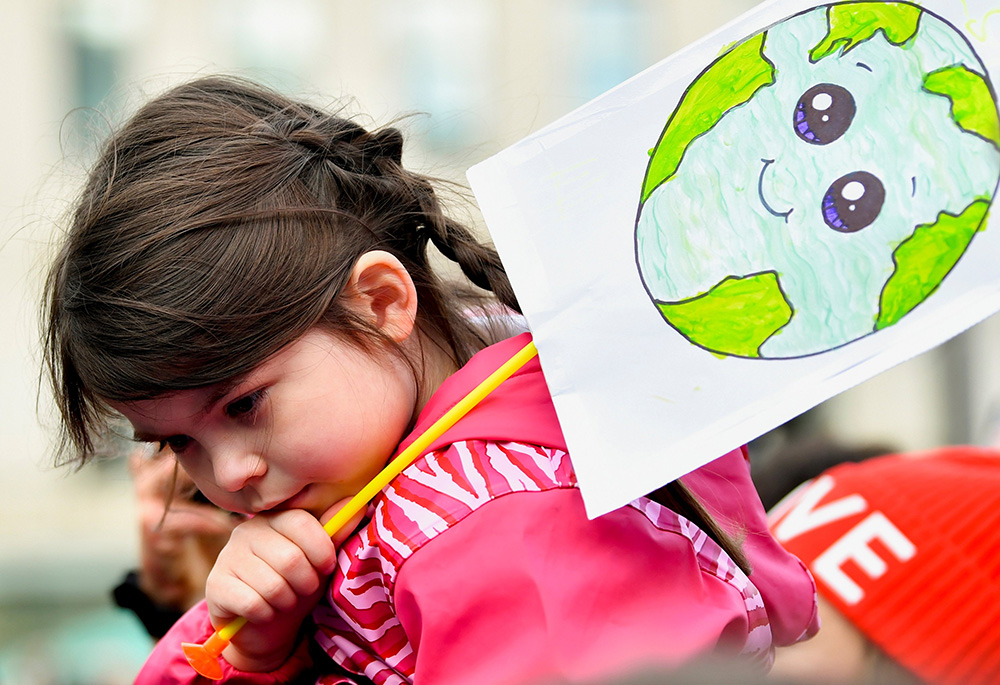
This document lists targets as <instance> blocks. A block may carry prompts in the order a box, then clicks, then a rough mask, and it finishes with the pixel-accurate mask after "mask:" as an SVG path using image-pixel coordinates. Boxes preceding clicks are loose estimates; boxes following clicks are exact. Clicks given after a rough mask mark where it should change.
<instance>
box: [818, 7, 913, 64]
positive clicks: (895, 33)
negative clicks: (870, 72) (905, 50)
mask: <svg viewBox="0 0 1000 685" xmlns="http://www.w3.org/2000/svg"><path fill="white" fill-rule="evenodd" d="M920 13H921V9H920V8H919V7H916V6H914V5H910V4H908V3H905V2H845V3H842V4H839V5H832V6H831V7H830V8H829V9H828V10H827V25H828V26H829V30H828V32H827V34H826V37H824V38H823V40H821V41H820V42H819V43H818V44H817V45H816V47H814V48H813V49H812V50H811V51H810V52H809V61H810V62H817V61H819V60H821V59H823V58H824V57H826V56H827V55H829V54H831V53H833V52H835V51H837V50H838V49H839V48H843V52H847V51H848V50H850V49H852V48H854V47H856V46H857V45H859V44H860V43H863V42H865V41H866V40H868V39H869V38H871V37H872V36H874V35H875V33H876V32H877V31H882V32H883V33H884V34H885V37H886V38H887V39H888V41H889V42H890V43H892V44H893V45H902V44H903V43H905V42H906V41H908V40H909V39H910V38H912V37H913V36H914V35H915V34H916V33H917V22H918V21H919V20H920Z"/></svg>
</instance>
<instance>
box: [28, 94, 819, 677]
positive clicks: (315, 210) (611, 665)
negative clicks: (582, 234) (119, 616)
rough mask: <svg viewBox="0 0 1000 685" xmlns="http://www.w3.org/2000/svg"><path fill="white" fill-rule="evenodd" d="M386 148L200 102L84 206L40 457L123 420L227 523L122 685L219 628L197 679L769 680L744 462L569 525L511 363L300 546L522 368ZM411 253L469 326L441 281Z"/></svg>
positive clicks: (770, 563) (55, 343) (147, 116)
mask: <svg viewBox="0 0 1000 685" xmlns="http://www.w3.org/2000/svg"><path fill="white" fill-rule="evenodd" d="M402 147H403V140H402V137H401V135H400V133H399V132H398V131H397V130H395V129H392V128H387V129H383V130H379V131H367V130H365V129H364V128H361V127H360V126H358V125H357V124H355V123H352V122H351V121H347V120H345V119H342V118H338V117H336V116H331V115H329V114H327V113H325V112H322V111H320V110H318V109H316V108H314V107H311V106H309V105H306V104H302V103H298V102H293V101H291V100H288V99H286V98H284V97H282V96H280V95H278V94H276V93H273V92H270V91H268V90H265V89H263V88H260V87H257V86H255V85H253V84H249V83H245V82H243V81H238V80H232V79H224V78H205V79H201V80H198V81H195V82H193V83H189V84H187V85H182V86H180V87H178V88H175V89H174V90H172V91H170V92H168V93H166V94H164V95H162V96H160V97H158V98H156V99H154V100H153V101H151V102H150V103H149V104H147V105H146V106H145V107H144V108H142V109H141V110H140V111H139V112H138V113H137V114H136V115H135V116H134V117H133V118H132V120H131V121H130V122H128V123H127V124H126V125H125V126H124V128H122V130H121V131H119V132H118V133H117V134H116V135H115V136H114V137H113V138H112V139H111V140H110V142H109V143H108V144H107V147H106V148H105V151H104V153H103V155H102V157H101V158H100V160H99V161H98V162H97V164H96V167H95V168H94V170H93V172H92V174H91V176H90V178H89V182H88V184H87V186H86V189H85V191H84V193H83V196H82V198H81V199H80V201H79V203H78V206H77V210H76V213H75V216H74V217H73V223H72V227H71V230H70V231H69V234H68V236H67V238H66V242H65V245H64V246H63V248H62V251H61V253H60V254H59V256H58V258H57V260H56V262H55V264H54V265H53V268H52V270H51V273H50V276H49V280H48V284H47V300H46V305H47V331H46V359H47V363H48V368H49V371H50V373H51V377H52V382H53V384H54V388H55V392H56V396H57V399H58V404H59V407H60V409H61V412H62V417H63V420H64V426H65V436H66V439H67V444H66V446H67V448H69V449H72V450H73V451H74V453H75V454H77V455H79V457H80V458H81V459H86V458H87V455H88V453H89V451H90V450H91V448H92V445H93V436H94V435H96V434H97V433H98V432H99V431H100V430H101V428H102V426H103V424H104V423H105V421H106V420H107V419H108V418H109V417H112V416H118V415H123V416H124V417H125V418H127V419H128V421H129V422H131V424H132V426H133V428H134V431H135V438H136V440H141V441H152V442H159V443H161V444H163V445H167V446H169V447H170V448H171V450H173V452H175V453H176V455H177V459H178V460H179V461H180V463H181V465H182V466H183V468H184V469H185V471H186V472H187V473H188V474H190V476H191V478H192V479H193V480H194V482H195V484H196V485H197V486H198V488H199V489H200V490H201V491H202V492H203V493H204V494H205V495H206V496H207V497H208V498H209V499H210V500H212V501H213V502H214V503H216V504H218V505H219V506H220V507H223V508H225V509H228V510H230V511H234V512H240V513H243V514H247V515H252V516H251V518H249V519H248V520H247V521H246V522H245V523H242V524H241V525H239V526H238V527H237V528H236V530H235V531H234V533H233V535H232V537H231V539H230V542H229V543H228V545H227V546H226V547H225V549H224V550H223V551H222V553H221V554H220V555H219V558H218V561H217V563H216V565H215V567H214V569H213V570H212V572H211V575H210V576H209V578H208V582H207V587H206V597H207V599H206V601H205V602H204V603H202V604H200V605H198V606H196V607H194V608H193V609H192V610H191V611H189V612H188V613H187V614H186V615H185V616H184V617H183V618H182V619H181V620H180V621H179V622H178V623H177V624H176V625H175V626H174V628H173V629H172V630H171V631H170V633H168V634H167V635H166V636H165V638H164V639H163V640H161V641H160V643H159V644H158V645H157V647H156V650H155V651H154V653H153V654H152V656H151V657H150V660H149V662H148V663H147V665H146V667H145V668H144V670H143V672H142V673H141V674H140V676H139V682H143V683H145V682H150V683H152V682H157V683H159V682H193V681H194V680H195V675H194V672H193V671H192V670H191V668H190V667H189V666H188V664H187V663H186V661H185V659H184V657H183V656H182V655H181V653H180V647H179V645H180V643H181V642H182V641H187V642H202V641H204V639H205V638H207V637H208V636H209V635H210V634H211V633H212V630H213V626H215V627H219V626H222V625H223V624H225V623H227V622H228V621H230V620H232V619H233V618H234V617H236V616H244V617H246V618H247V619H248V621H249V623H248V624H247V625H246V626H245V627H244V628H243V629H242V630H241V631H239V632H238V633H237V634H236V636H235V637H234V638H233V641H232V643H231V644H230V645H229V647H227V649H226V651H225V652H224V654H223V656H224V657H225V661H226V662H227V664H226V665H225V677H227V678H229V679H235V680H239V681H240V682H244V681H246V682H262V683H263V682H287V681H290V680H293V679H297V680H302V679H314V678H318V679H319V680H317V682H324V683H332V682H369V681H371V682H374V683H403V682H412V681H414V680H416V681H417V682H427V683H517V682H526V681H532V682H538V681H542V680H545V679H560V678H561V679H570V680H590V679H595V678H600V677H605V676H609V675H611V674H615V673H620V672H625V671H629V670H632V669H636V668H644V667H664V666H666V667H669V666H671V665H676V664H679V663H681V662H683V661H685V660H688V659H691V658H693V657H696V656H699V655H703V654H706V653H709V652H712V651H713V650H722V651H724V652H729V653H740V652H742V653H746V654H748V655H750V656H751V657H752V658H753V659H754V660H756V661H768V660H769V659H770V654H771V651H772V645H774V644H787V643H790V642H794V641H795V640H798V639H800V638H802V637H803V636H804V635H808V634H811V633H812V632H813V631H814V630H815V628H816V623H815V621H816V619H815V594H814V587H813V584H812V581H811V579H810V577H809V575H808V573H807V572H806V571H805V570H804V568H803V567H802V565H801V564H800V563H799V562H798V560H797V559H795V558H794V557H792V556H789V555H788V554H787V553H785V552H783V551H782V550H781V548H780V547H779V546H778V545H777V544H776V543H775V541H774V539H773V538H772V537H771V536H770V534H769V533H768V532H767V527H766V521H765V517H764V512H763V510H762V508H761V506H760V503H759V500H758V499H757V496H756V494H755V492H754V489H753V486H752V484H751V481H750V478H749V474H748V469H747V462H746V459H745V454H744V452H743V451H740V450H737V451H734V452H732V453H730V454H728V455H725V456H723V457H721V458H720V459H718V460H717V461H715V462H713V463H712V464H710V465H708V466H707V467H704V468H702V469H699V470H698V471H697V472H695V473H693V474H691V475H690V476H688V477H686V478H685V479H684V483H681V482H677V483H673V484H671V485H669V486H666V487H665V488H662V489H660V490H659V491H657V492H656V493H653V495H651V496H650V497H649V498H641V499H639V500H636V501H634V502H632V503H631V504H629V505H628V506H625V507H622V508H621V509H619V510H617V511H614V512H612V513H610V514H607V515H605V516H601V517H599V518H597V519H595V520H593V521H591V520H588V519H587V517H586V515H585V512H584V509H583V504H582V500H581V497H580V493H579V491H578V489H577V484H576V479H575V477H574V473H573V467H572V464H571V461H570V458H569V456H568V455H567V453H566V445H565V443H564V440H563V437H562V433H561V432H560V430H559V425H558V423H557V421H556V416H555V413H554V410H553V407H552V404H551V401H550V399H549V394H548V390H547V388H546V386H545V381H544V378H543V376H542V372H541V367H540V366H539V363H538V361H537V359H536V360H534V361H532V362H530V363H529V364H528V365H527V366H525V367H524V368H522V369H521V370H520V371H519V372H518V373H516V374H515V375H514V376H513V377H512V378H510V379H509V380H507V381H506V382H504V383H503V384H502V385H501V386H500V387H499V388H498V389H497V390H496V391H494V392H493V393H492V394H491V395H490V396H488V397H487V399H486V400H484V401H483V402H482V403H481V404H480V405H478V406H477V407H476V408H475V409H473V411H472V412H471V413H470V414H469V415H467V416H466V417H465V418H464V419H462V420H461V421H459V423H458V424H456V425H455V426H454V428H452V429H451V430H450V431H448V432H447V433H446V434H445V435H444V436H443V437H442V438H440V439H439V440H437V442H436V443H434V444H433V445H432V446H431V447H430V449H429V450H428V452H427V453H426V454H425V455H424V456H423V457H422V458H420V459H418V460H417V461H416V462H414V463H413V464H411V465H410V466H409V467H408V468H406V469H405V470H404V471H403V472H402V474H401V475H400V476H398V477H397V478H396V479H395V480H394V481H393V482H392V483H391V484H390V485H389V486H388V487H386V488H385V489H384V490H383V491H382V492H381V493H380V494H379V495H378V497H377V498H376V499H375V501H374V502H373V503H372V504H371V506H369V508H368V510H367V513H366V515H365V516H364V519H363V520H362V521H357V522H355V524H354V525H352V526H348V528H349V529H351V530H344V531H342V533H341V534H339V535H337V536H335V539H334V540H331V539H330V538H329V537H328V536H327V534H326V533H325V532H324V530H323V528H322V526H321V522H323V521H326V520H328V519H329V517H330V516H332V515H333V513H334V512H335V511H336V510H337V509H339V508H340V506H342V504H343V503H344V502H345V501H346V500H347V499H348V498H350V497H351V496H352V495H354V494H355V493H357V492H358V491H359V490H360V489H361V488H362V487H363V486H364V485H365V484H366V483H367V482H368V481H369V480H370V479H371V478H372V477H373V476H374V475H375V474H376V473H378V472H379V471H380V470H381V469H382V468H383V467H384V466H385V465H386V463H387V462H388V461H390V460H391V459H392V457H393V455H394V454H395V453H397V452H398V451H399V450H400V449H402V448H403V447H405V446H406V445H407V444H408V443H409V442H410V441H412V440H413V439H414V438H415V436H417V435H419V434H420V433H421V432H422V431H423V430H424V429H425V428H426V427H427V426H428V425H430V424H431V423H432V422H433V421H434V420H435V419H436V418H437V417H439V416H440V415H441V414H442V413H444V412H445V411H446V410H447V409H448V408H450V407H451V406H452V405H454V404H455V402H457V401H458V399H459V398H461V397H462V396H463V395H464V394H465V393H466V392H467V391H468V390H469V389H471V388H472V387H474V386H475V385H476V384H477V383H478V382H479V381H480V380H482V379H483V378H485V377H486V376H487V375H488V374H489V373H491V372H492V371H493V370H495V369H496V368H497V367H498V366H500V365H501V364H502V363H503V362H504V361H506V360H507V359H508V358H509V357H510V356H511V355H512V354H513V353H514V352H515V351H517V350H518V349H520V348H521V347H522V346H523V345H524V344H525V343H526V342H528V341H529V340H530V335H529V334H527V333H524V334H521V335H519V336H515V337H513V338H508V339H501V338H502V337H503V336H501V335H498V334H497V331H499V330H500V328H501V327H500V326H490V325H486V324H484V323H483V320H482V316H480V315H479V312H488V311H490V310H491V309H494V310H495V309H496V308H497V305H496V302H499V304H500V305H503V306H504V307H506V308H508V309H511V310H517V301H516V299H515V297H514V294H513V292H512V290H511V288H510V284H509V283H508V281H507V278H506V276H505V274H504V271H503V268H502V266H501V263H500V260H499V258H498V257H497V254H496V253H495V252H494V251H493V250H492V249H489V248H487V247H485V246H483V245H481V244H479V243H478V242H477V241H476V240H475V239H474V238H473V237H472V235H471V234H470V233H469V231H467V230H466V229H465V228H464V227H462V226H461V225H460V224H458V223H456V222H455V221H453V220H451V219H449V218H448V217H446V216H445V214H444V213H443V211H442V209H441V207H440V206H439V204H438V200H437V198H436V196H435V193H434V191H433V189H432V186H431V184H430V183H429V182H428V180H427V179H426V178H424V177H421V176H419V175H416V174H414V173H412V172H409V171H407V170H405V169H404V168H403V167H402V166H401V164H400V157H401V152H402ZM429 243H430V244H433V245H434V246H435V247H436V248H437V249H438V251H440V252H441V253H442V254H443V255H444V256H445V257H446V258H448V259H450V260H452V261H454V262H456V263H457V264H458V265H459V266H460V267H461V268H462V271H463V272H464V274H465V275H466V276H467V277H468V279H469V280H470V281H471V282H472V283H473V284H475V285H476V286H478V287H479V288H480V289H483V290H485V291H490V292H491V293H493V295H495V298H496V299H495V300H492V302H493V303H494V304H492V305H491V304H490V302H491V300H489V299H487V298H486V297H485V296H484V295H483V296H476V295H474V294H473V292H480V294H481V295H482V291H473V289H472V288H470V287H460V286H458V285H455V284H448V283H445V282H443V281H442V280H439V278H438V277H437V276H436V275H435V273H434V272H433V270H432V268H431V265H430V263H429V258H428V247H429ZM470 312H474V314H470ZM608 458H609V459H613V458H614V455H608ZM692 493H693V494H692ZM716 521H718V524H717V523H716ZM737 538H740V539H742V545H741V544H738V543H737V542H736V541H735V540H736V539H737ZM744 553H745V556H744ZM748 574H749V577H748ZM341 677H342V678H343V680H340V679H339V678H341ZM310 681H311V680H310Z"/></svg>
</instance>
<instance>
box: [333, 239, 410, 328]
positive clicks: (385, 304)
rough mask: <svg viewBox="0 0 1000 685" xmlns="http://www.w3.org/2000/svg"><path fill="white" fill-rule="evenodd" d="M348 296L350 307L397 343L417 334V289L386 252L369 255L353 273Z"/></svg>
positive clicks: (359, 261) (359, 263)
mask: <svg viewBox="0 0 1000 685" xmlns="http://www.w3.org/2000/svg"><path fill="white" fill-rule="evenodd" d="M345 294H346V296H347V298H348V300H349V304H350V306H351V307H352V308H353V309H354V310H355V311H357V312H358V313H359V314H361V316H364V317H366V318H368V319H369V320H370V322H371V323H373V324H375V326H376V327H377V328H378V329H379V330H381V331H382V332H383V333H385V334H386V335H388V336H389V337H390V338H391V339H392V340H394V341H395V342H403V341H404V340H406V339H407V338H408V337H409V336H410V333H412V332H413V325H414V322H415V321H416V319H417V289H416V287H415V286H414V285H413V279H412V278H410V273H409V272H408V271H407V270H406V267H404V266H403V265H402V263H400V261H399V260H398V259H396V257H395V256H393V255H391V254H389V253H388V252H385V251H383V250H372V251H371V252H366V253H364V254H363V255H361V257H360V258H359V259H358V261H357V263H355V265H354V269H353V271H352V272H351V279H350V281H348V283H347V289H346V291H345Z"/></svg>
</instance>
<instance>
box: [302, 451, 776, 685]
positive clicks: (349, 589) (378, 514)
mask: <svg viewBox="0 0 1000 685" xmlns="http://www.w3.org/2000/svg"><path fill="white" fill-rule="evenodd" d="M566 487H577V483H576V475H575V474H574V472H573V468H572V465H571V464H570V461H569V459H568V458H567V455H566V453H565V452H563V451H562V450H558V449H552V448H543V447H537V446H533V445H525V444H521V443H496V442H487V441H482V440H470V441H466V442H459V443H455V444H452V445H449V446H448V447H447V448H446V449H443V450H440V451H438V452H434V453H431V454H428V455H427V456H425V457H424V458H422V459H420V460H418V461H417V462H415V463H414V464H412V465H410V466H409V467H407V468H406V470H404V471H403V472H402V473H401V474H400V475H399V476H397V477H396V479H395V480H394V481H393V482H392V483H391V485H390V486H389V487H387V488H386V489H385V490H384V491H383V492H382V493H380V494H379V496H378V497H377V498H376V499H375V500H374V502H373V504H372V505H371V506H370V507H369V521H368V523H367V524H366V525H365V526H364V528H362V529H361V530H360V531H359V533H357V534H355V535H354V536H352V537H351V538H350V539H349V540H348V541H347V542H346V543H345V544H344V545H343V547H342V548H341V550H340V554H339V556H338V569H337V571H336V573H335V574H334V577H333V580H332V581H331V584H330V589H329V591H328V594H327V598H326V600H327V602H326V603H323V604H321V605H320V606H318V607H317V608H316V610H315V611H314V612H313V618H314V620H315V621H316V624H317V626H318V631H317V635H316V638H317V640H318V642H319V644H320V645H321V646H322V647H323V648H324V649H325V650H326V652H327V653H328V654H329V655H330V657H331V658H332V659H333V660H334V661H335V662H336V663H337V664H339V665H341V666H342V667H344V668H345V669H347V670H348V671H350V672H352V673H356V674H359V675H362V674H363V675H364V676H365V677H367V678H368V679H369V680H371V681H372V682H373V683H375V685H382V684H383V683H385V684H388V685H395V684H398V683H411V682H412V680H413V672H414V665H415V663H416V655H415V653H414V651H413V648H412V646H411V645H410V642H409V640H408V638H407V636H406V634H405V632H404V630H403V628H402V625H401V624H400V623H399V620H398V618H397V617H396V612H395V608H394V605H393V588H394V585H395V580H396V576H397V574H398V572H399V569H400V567H401V565H402V564H403V562H404V561H406V559H408V558H409V557H410V556H411V555H412V554H413V553H414V552H416V551H417V550H418V549H420V548H421V547H422V546H423V545H425V544H426V543H427V542H428V541H429V540H431V539H433V538H434V537H435V536H437V535H439V534H440V533H442V532H443V531H445V530H447V529H448V528H449V527H451V526H453V525H455V524H456V523H458V522H459V521H461V520H462V519H463V518H465V517H466V516H468V515H469V514H471V513H472V512H474V511H475V510H476V509H478V508H479V507H481V506H482V505H484V504H486V503H487V502H489V501H491V500H493V499H496V498H497V497H500V496H502V495H505V494H508V493H513V492H530V491H537V492H541V491H545V490H551V489H554V488H566ZM631 506H633V507H635V508H636V509H638V510H639V511H640V512H642V513H643V514H644V515H645V516H646V517H647V518H648V519H649V520H650V521H651V522H652V523H653V524H654V525H656V526H658V527H659V528H660V529H662V530H668V531H673V532H676V533H678V534H680V535H683V536H684V537H686V538H688V539H689V540H691V542H692V545H693V546H694V548H695V550H696V552H697V557H698V561H699V563H700V564H701V566H702V567H703V568H704V569H705V571H706V572H709V573H712V574H714V575H715V576H717V577H719V578H720V579H722V580H724V581H725V582H727V583H729V584H731V585H733V586H735V587H736V588H737V589H738V590H739V591H740V592H741V594H742V596H743V597H744V599H745V601H746V606H747V613H748V616H749V618H750V621H751V631H750V635H749V638H748V641H747V644H746V648H745V650H744V651H745V652H747V653H751V654H757V653H761V654H762V655H767V656H765V658H768V657H769V655H770V650H769V647H770V644H771V640H770V629H769V627H768V623H767V614H766V613H765V611H764V608H763V603H762V602H761V598H760V595H759V593H758V592H757V589H756V588H755V587H754V586H753V584H752V583H751V582H750V580H749V579H748V578H747V577H746V575H744V574H743V572H742V571H740V569H739V568H738V567H737V566H736V565H735V564H734V563H733V562H732V560H731V559H730V558H729V557H728V556H727V555H726V554H725V552H723V551H722V549H721V548H719V547H718V545H716V544H715V543H714V542H713V541H712V540H711V539H710V538H709V537H708V536H707V535H706V534H705V533H704V532H703V531H701V529H699V528H698V527H696V526H695V525H694V524H692V523H690V522H689V521H687V520H686V519H684V518H682V517H680V516H678V515H677V514H675V513H674V512H672V511H670V510H669V509H667V508H665V507H662V506H660V505H659V504H657V503H655V502H652V501H650V500H648V499H645V498H642V499H639V500H636V501H635V502H633V503H632V505H631Z"/></svg>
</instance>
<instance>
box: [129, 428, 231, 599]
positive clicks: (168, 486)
mask: <svg viewBox="0 0 1000 685" xmlns="http://www.w3.org/2000/svg"><path fill="white" fill-rule="evenodd" d="M129 468H130V471H131V473H132V478H133V482H134V487H135V493H136V498H137V500H138V511H139V524H140V566H139V587H140V588H141V589H142V591H143V592H144V593H145V594H146V595H147V596H148V597H149V598H150V599H152V600H153V602H154V603H155V604H157V605H158V606H160V607H163V608H169V609H176V610H177V611H180V612H183V611H185V610H187V609H188V608H190V607H191V606H193V605H194V604H196V603H198V602H199V601H200V600H201V599H202V598H203V597H204V596H205V581H206V579H207V578H208V573H209V571H210V570H211V568H212V565H213V564H214V563H215V559H216V557H217V556H218V555H219V552H220V551H221V550H222V548H223V547H224V546H225V544H226V542H227V541H228V540H229V535H230V533H231V532H232V530H233V528H235V527H236V525H237V524H238V523H239V522H240V521H241V520H243V519H242V517H237V516H234V515H233V514H230V513H228V512H226V511H223V510H222V509H219V508H218V507H216V506H215V505H214V504H211V503H210V502H208V500H206V499H205V498H204V497H203V496H202V495H201V493H200V492H198V490H197V489H196V488H195V486H194V483H192V482H191V479H190V478H189V477H188V476H187V474H186V473H184V471H183V470H182V469H180V468H179V467H178V466H177V464H176V461H175V460H174V457H173V454H172V453H171V452H170V451H169V450H164V451H161V452H159V453H157V454H156V455H154V456H152V457H150V456H148V447H144V448H143V449H141V450H136V451H135V452H134V453H133V454H132V455H131V457H130V458H129Z"/></svg>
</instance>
